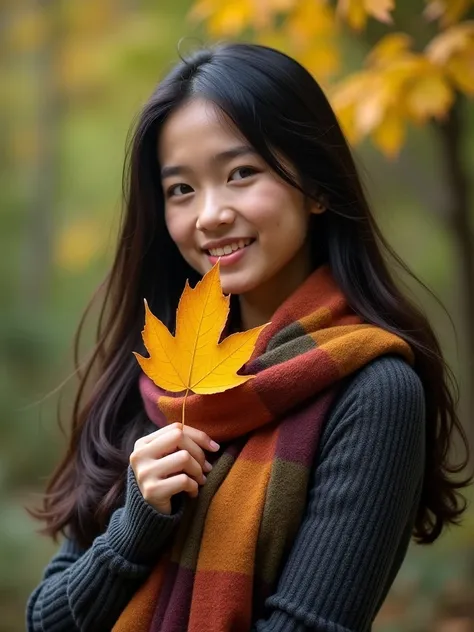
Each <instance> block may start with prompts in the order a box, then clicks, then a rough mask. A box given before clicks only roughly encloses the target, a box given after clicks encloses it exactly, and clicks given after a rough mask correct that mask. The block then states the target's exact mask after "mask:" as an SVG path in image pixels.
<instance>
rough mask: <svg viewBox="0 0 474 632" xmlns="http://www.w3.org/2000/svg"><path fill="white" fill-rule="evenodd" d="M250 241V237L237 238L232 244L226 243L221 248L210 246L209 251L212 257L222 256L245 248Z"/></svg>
mask: <svg viewBox="0 0 474 632" xmlns="http://www.w3.org/2000/svg"><path fill="white" fill-rule="evenodd" d="M251 241H252V240H251V239H239V241H236V242H234V243H232V244H226V245H225V246H222V247H221V248H211V249H210V250H209V252H210V253H211V255H212V256H213V257H223V256H225V255H230V253H231V252H235V251H236V250H240V249H241V248H245V246H248V245H249V244H250V242H251Z"/></svg>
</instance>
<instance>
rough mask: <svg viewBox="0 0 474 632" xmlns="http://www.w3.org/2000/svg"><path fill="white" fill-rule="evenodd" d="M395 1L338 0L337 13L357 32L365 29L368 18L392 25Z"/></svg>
mask: <svg viewBox="0 0 474 632" xmlns="http://www.w3.org/2000/svg"><path fill="white" fill-rule="evenodd" d="M394 7H395V0H338V4H337V12H338V14H339V15H340V16H342V17H343V18H344V19H345V20H346V21H347V23H348V24H349V26H351V27H352V28H353V29H355V30H356V31H360V30H361V29H363V28H364V27H365V25H366V22H367V17H368V16H371V17H373V18H375V19H376V20H378V21H379V22H384V23H385V24H391V22H392V16H391V11H393V9H394Z"/></svg>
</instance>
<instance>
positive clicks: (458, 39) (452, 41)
mask: <svg viewBox="0 0 474 632" xmlns="http://www.w3.org/2000/svg"><path fill="white" fill-rule="evenodd" d="M426 56H427V58H428V59H430V61H431V62H433V64H435V65H437V66H439V67H440V68H443V69H444V71H445V72H446V74H447V76H448V77H449V78H450V79H451V81H452V82H453V83H454V85H455V86H456V87H457V88H458V89H459V90H461V91H462V92H465V93H466V94H468V95H474V21H466V22H462V23H461V24H456V25H455V26H452V27H450V28H449V29H447V30H446V31H444V32H442V33H440V34H439V35H437V36H436V37H435V38H434V39H433V40H432V41H431V42H430V44H429V45H428V46H427V48H426Z"/></svg>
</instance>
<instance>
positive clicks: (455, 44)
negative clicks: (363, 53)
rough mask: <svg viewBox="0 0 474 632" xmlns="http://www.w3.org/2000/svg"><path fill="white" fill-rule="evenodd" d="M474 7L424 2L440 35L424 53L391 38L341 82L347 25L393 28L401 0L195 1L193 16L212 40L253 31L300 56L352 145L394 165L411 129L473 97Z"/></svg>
mask: <svg viewBox="0 0 474 632" xmlns="http://www.w3.org/2000/svg"><path fill="white" fill-rule="evenodd" d="M473 5H474V0H426V8H425V11H424V18H425V19H426V20H427V21H433V22H435V23H436V24H437V25H438V27H439V33H438V34H437V35H436V36H435V37H434V38H433V39H432V41H431V42H430V43H429V44H428V46H427V47H426V48H425V50H423V51H419V50H416V47H415V43H414V41H413V39H412V38H411V37H410V35H409V34H408V33H402V32H396V31H392V32H389V33H388V34H387V35H385V36H384V37H382V38H381V39H380V40H379V41H378V43H377V44H376V45H375V46H374V47H373V49H372V50H371V51H370V52H369V53H368V55H367V57H366V60H365V63H364V67H363V68H362V69H361V70H359V71H357V72H354V73H351V74H349V75H347V76H346V77H344V78H343V79H342V80H339V81H337V82H335V81H334V77H335V75H336V73H337V72H338V71H339V70H340V67H341V55H342V52H341V51H342V47H341V40H340V31H341V28H340V27H341V23H345V24H347V25H348V26H349V27H350V28H351V29H353V30H355V31H361V30H362V29H363V28H365V26H366V24H367V21H368V19H375V20H377V21H379V22H382V23H385V24H387V25H391V24H392V21H393V12H394V9H395V8H396V1H395V0H337V1H335V2H331V1H330V0H259V2H255V1H254V0H197V2H196V3H195V5H194V9H193V11H192V14H191V16H192V18H193V19H198V20H202V21H203V22H204V23H205V24H206V26H207V27H208V29H209V32H210V34H211V35H213V36H216V37H221V36H228V35H232V36H238V35H240V34H241V33H242V32H243V31H246V32H247V31H248V30H249V29H250V30H252V32H253V33H254V38H255V40H256V41H257V42H260V43H263V44H267V45H269V46H274V47H275V48H279V49H280V50H283V51H284V52H287V53H288V54H290V55H292V56H294V57H295V58H296V59H297V60H298V61H300V62H301V63H302V64H303V65H305V66H306V67H307V68H308V70H309V71H310V72H312V73H313V74H314V75H315V76H316V77H317V79H318V81H319V82H320V83H322V84H323V86H324V87H325V88H327V90H328V93H329V96H330V99H331V102H332V104H333V106H334V108H335V110H336V113H337V115H338V117H339V120H340V121H341V124H342V126H343V128H344V131H345V133H346V135H347V137H348V139H349V140H350V141H351V142H353V143H358V142H360V141H361V140H363V139H364V138H365V137H367V136H369V137H370V138H371V139H372V141H373V142H374V143H375V145H376V146H377V147H378V148H379V149H380V150H381V151H382V152H383V153H384V154H385V155H386V156H388V157H396V156H397V154H398V153H399V151H400V149H401V147H402V145H403V143H404V140H405V137H406V132H407V127H408V125H409V124H410V123H414V124H417V125H423V124H425V123H427V122H428V121H429V120H430V119H436V120H442V119H443V118H444V117H446V116H447V114H448V113H449V110H450V108H451V107H452V105H453V103H454V100H455V99H456V93H457V91H460V92H462V93H464V94H466V95H468V96H472V95H474V22H470V21H465V22H460V20H461V19H462V18H463V16H465V14H466V12H467V11H468V10H469V9H470V8H471V7H472V6H473ZM277 18H279V21H278V26H277V22H276V19H277ZM331 80H332V81H331Z"/></svg>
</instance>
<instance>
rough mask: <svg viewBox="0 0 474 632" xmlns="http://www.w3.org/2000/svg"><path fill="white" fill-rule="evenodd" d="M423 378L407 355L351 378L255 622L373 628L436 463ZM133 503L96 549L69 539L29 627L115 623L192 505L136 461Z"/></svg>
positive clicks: (330, 631) (53, 629)
mask: <svg viewBox="0 0 474 632" xmlns="http://www.w3.org/2000/svg"><path fill="white" fill-rule="evenodd" d="M424 423H425V403H424V392H423V387H422V385H421V382H420V380H419V378H418V376H417V375H416V373H415V372H414V371H413V369H411V368H410V367H409V366H408V365H407V364H406V363H405V362H404V361H403V360H401V359H399V358H396V357H388V356H387V357H384V358H379V359H377V360H375V361H373V362H372V363H371V364H369V365H367V366H366V367H365V368H363V369H362V370H361V371H359V372H358V373H357V374H356V375H355V376H354V377H352V378H351V380H350V381H349V382H348V384H347V385H346V387H345V388H344V390H343V391H342V392H341V394H340V395H339V397H338V399H337V401H336V403H335V405H334V406H333V408H332V410H331V412H330V415H329V417H328V419H327V421H326V424H325V426H324V429H323V434H322V437H321V441H320V446H319V449H318V454H317V458H316V461H315V464H314V468H313V472H312V477H311V482H310V484H311V486H310V490H309V495H308V501H307V507H306V512H305V515H304V519H303V522H302V524H301V528H300V530H299V533H298V535H297V538H296V540H295V543H294V546H293V548H292V550H291V552H290V555H289V557H288V559H287V561H286V565H285V567H284V570H283V573H282V575H281V577H280V580H279V583H278V586H277V588H276V590H275V593H274V594H273V595H272V596H271V597H270V598H269V599H268V600H267V606H268V616H267V617H266V618H265V619H261V620H258V621H255V622H254V624H253V630H254V631H255V632H270V631H271V632H308V631H309V630H318V631H320V632H356V631H357V632H365V631H367V630H370V629H371V623H372V621H373V619H374V618H375V615H376V613H377V611H378V609H379V608H380V606H381V604H382V602H383V600H384V598H385V596H386V594H387V592H388V590H389V588H390V586H391V584H392V582H393V580H394V579H395V576H396V574H397V572H398V570H399V568H400V565H401V563H402V561H403V558H404V556H405V553H406V550H407V547H408V544H409V540H410V535H411V531H412V528H413V521H414V516H415V512H416V509H417V505H418V501H419V496H420V491H421V485H422V480H423V469H424V438H425V433H424ZM125 498H126V500H125V505H124V507H122V508H120V509H118V510H117V511H115V512H114V513H113V515H112V517H111V520H110V523H109V526H108V528H107V531H106V532H105V533H104V534H102V535H100V536H99V537H97V538H96V540H95V541H94V543H93V545H92V546H91V548H90V549H88V550H83V549H81V548H79V547H78V546H77V544H75V543H74V542H73V541H70V540H66V541H65V542H64V543H63V545H62V547H61V549H60V550H59V552H58V553H57V554H56V555H55V557H54V558H53V559H52V560H51V562H50V563H49V564H48V566H47V568H46V570H45V572H44V576H43V578H42V581H41V583H40V584H39V585H38V587H37V588H36V589H35V590H34V592H33V593H32V594H31V596H30V598H29V601H28V606H27V629H28V631H35V632H36V631H41V632H63V631H72V630H87V631H92V630H94V631H100V632H105V631H107V630H110V629H111V627H112V626H113V624H114V622H115V621H116V620H117V618H118V616H119V614H120V612H121V611H122V610H123V608H124V607H125V605H126V604H127V602H128V601H129V600H130V599H131V597H132V595H133V594H134V592H135V591H136V590H137V588H138V587H139V586H140V585H141V583H142V582H143V581H144V580H145V578H146V577H147V576H148V574H149V573H150V571H151V569H152V567H153V565H154V563H155V562H156V560H157V558H158V557H159V555H160V553H161V551H162V550H163V548H164V546H165V545H166V543H167V542H168V541H169V539H170V536H171V535H172V533H173V532H174V531H175V530H176V528H177V525H178V523H179V521H180V519H181V515H182V512H179V513H177V514H175V515H171V516H164V515H162V514H160V513H158V512H156V511H155V510H154V509H153V508H152V507H151V506H150V505H148V504H147V503H146V502H145V500H144V499H143V497H142V496H141V493H140V490H139V489H138V486H137V484H136V481H135V478H134V475H133V472H132V470H131V468H129V475H128V484H127V491H126V497H125Z"/></svg>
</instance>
